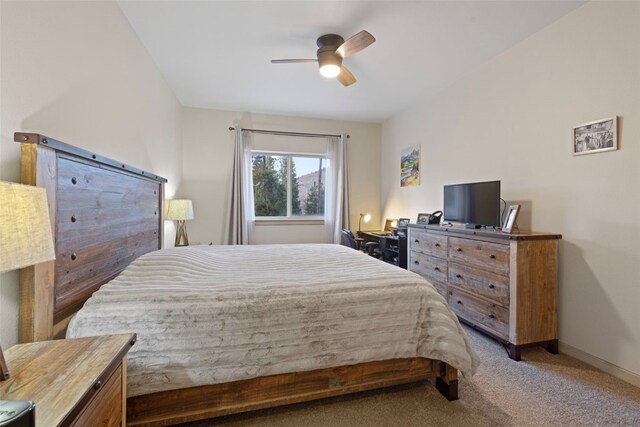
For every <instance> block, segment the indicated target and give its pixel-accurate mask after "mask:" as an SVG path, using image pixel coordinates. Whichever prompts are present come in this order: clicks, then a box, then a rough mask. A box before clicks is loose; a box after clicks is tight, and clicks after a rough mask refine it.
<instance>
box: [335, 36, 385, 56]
mask: <svg viewBox="0 0 640 427" xmlns="http://www.w3.org/2000/svg"><path fill="white" fill-rule="evenodd" d="M375 41H376V38H375V37H373V36H372V35H371V34H370V33H369V32H368V31H365V30H362V31H360V32H359V33H358V34H356V35H355V36H353V37H351V38H350V39H349V40H347V41H346V42H344V43H342V45H340V47H339V48H338V49H337V50H336V53H337V54H338V55H339V56H341V57H343V58H346V57H348V56H351V55H353V54H354V53H358V52H360V51H361V50H362V49H364V48H365V47H367V46H369V45H370V44H371V43H373V42H375Z"/></svg>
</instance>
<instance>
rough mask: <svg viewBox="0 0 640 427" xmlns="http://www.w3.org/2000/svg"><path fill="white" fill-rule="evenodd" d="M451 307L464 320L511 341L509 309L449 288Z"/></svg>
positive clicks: (451, 287)
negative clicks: (482, 326) (477, 324)
mask: <svg viewBox="0 0 640 427" xmlns="http://www.w3.org/2000/svg"><path fill="white" fill-rule="evenodd" d="M449 305H450V306H451V309H452V310H453V311H454V312H455V313H456V314H457V315H458V316H460V317H461V318H462V319H465V320H467V321H470V322H473V323H479V324H481V325H484V326H485V327H487V328H489V329H491V330H492V331H493V333H494V334H495V335H496V336H498V337H500V338H503V339H505V340H508V339H509V309H507V308H504V307H502V306H500V305H498V304H495V303H490V302H488V301H485V300H483V299H480V298H476V297H474V296H472V295H469V294H467V293H466V292H463V291H460V290H458V289H455V288H454V287H453V286H449Z"/></svg>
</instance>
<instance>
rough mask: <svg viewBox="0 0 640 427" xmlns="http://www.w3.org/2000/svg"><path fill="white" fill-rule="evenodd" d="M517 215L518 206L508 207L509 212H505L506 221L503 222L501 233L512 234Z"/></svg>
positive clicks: (518, 211)
mask: <svg viewBox="0 0 640 427" xmlns="http://www.w3.org/2000/svg"><path fill="white" fill-rule="evenodd" d="M519 213H520V205H511V206H509V210H508V211H507V219H505V220H504V225H503V226H502V232H503V233H509V234H511V233H512V231H513V227H514V226H515V225H516V221H517V220H518V214H519Z"/></svg>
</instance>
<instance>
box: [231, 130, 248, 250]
mask: <svg viewBox="0 0 640 427" xmlns="http://www.w3.org/2000/svg"><path fill="white" fill-rule="evenodd" d="M254 223H255V217H254V213H253V174H252V169H251V137H250V136H249V135H248V134H247V133H246V132H243V131H242V129H241V128H240V127H237V128H236V130H235V143H234V149H233V171H232V177H231V191H230V194H229V218H228V221H227V231H226V238H225V243H226V244H227V245H248V244H250V243H251V242H252V241H253V229H254Z"/></svg>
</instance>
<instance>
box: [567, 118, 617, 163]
mask: <svg viewBox="0 0 640 427" xmlns="http://www.w3.org/2000/svg"><path fill="white" fill-rule="evenodd" d="M572 146H573V148H572V149H573V155H574V156H580V155H582V154H591V153H600V152H603V151H613V150H617V149H618V116H614V117H609V118H608V119H602V120H596V121H594V122H589V123H585V124H583V125H580V126H576V127H574V128H573V144H572Z"/></svg>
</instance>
